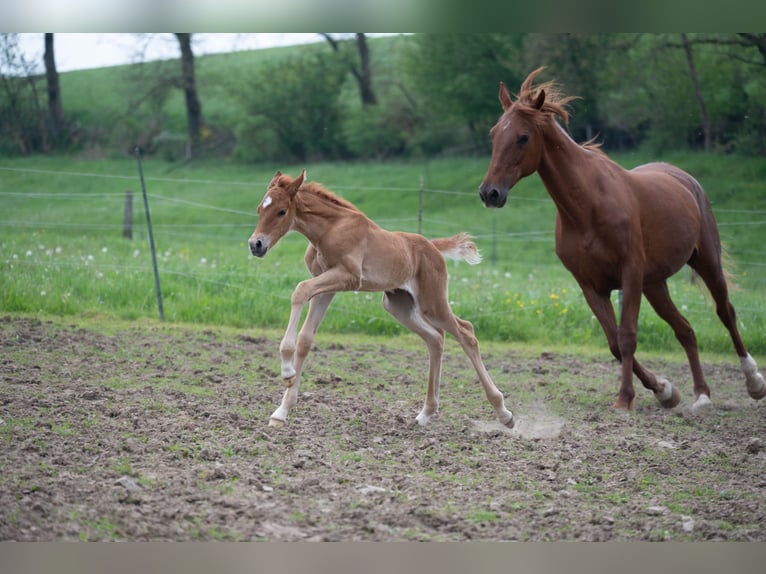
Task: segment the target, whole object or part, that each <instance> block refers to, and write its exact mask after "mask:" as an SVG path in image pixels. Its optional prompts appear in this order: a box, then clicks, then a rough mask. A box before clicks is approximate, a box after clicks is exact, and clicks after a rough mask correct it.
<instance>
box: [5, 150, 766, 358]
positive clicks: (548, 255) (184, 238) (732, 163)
mask: <svg viewBox="0 0 766 574" xmlns="http://www.w3.org/2000/svg"><path fill="white" fill-rule="evenodd" d="M616 159H618V161H620V162H621V163H622V164H623V165H625V166H626V167H633V166H635V165H638V164H640V163H643V162H645V161H649V160H655V159H664V160H667V161H671V162H673V163H676V164H677V165H679V166H681V167H683V168H685V169H687V170H688V171H690V172H691V173H692V174H694V175H695V176H696V177H697V178H698V179H699V180H700V182H701V183H702V185H703V186H704V187H705V188H706V190H707V191H708V193H709V195H710V197H711V200H712V202H713V207H714V210H715V211H716V216H717V218H718V221H719V224H720V231H721V235H722V237H723V240H724V242H725V244H726V245H727V247H728V251H729V253H730V255H731V259H732V261H733V262H734V264H735V267H734V271H735V281H736V284H737V289H736V291H734V293H733V302H734V305H735V307H736V308H737V311H738V315H739V323H740V328H741V330H742V334H743V336H744V337H745V340H746V343H747V344H748V346H749V347H750V348H751V349H752V351H753V352H754V354H756V353H757V354H763V353H764V352H766V336H765V333H766V328H764V327H766V325H765V323H766V321H765V318H766V305H764V298H763V294H762V293H763V288H764V286H766V250H764V239H766V190H765V189H764V184H763V182H764V181H766V160H763V159H753V158H742V157H736V156H721V155H705V154H693V153H687V154H679V155H677V156H674V157H664V158H654V157H646V156H641V155H638V154H631V155H624V156H617V158H616ZM487 162H488V158H445V159H435V160H428V161H422V162H412V163H343V164H329V163H322V164H312V165H306V166H302V165H278V166H277V165H273V166H272V165H270V166H264V165H256V166H245V165H233V164H227V163H224V162H221V163H208V164H201V165H199V164H198V165H192V166H179V165H178V164H169V163H164V162H160V161H157V160H147V161H145V162H144V173H145V177H146V184H147V192H148V195H149V204H150V209H151V219H152V223H153V226H154V238H155V243H156V247H157V258H158V265H159V274H160V280H161V286H162V294H163V303H164V312H165V318H166V320H168V321H172V322H186V323H201V324H215V325H229V326H234V327H237V328H247V329H251V330H252V331H253V332H254V333H257V331H258V329H259V328H278V329H279V328H283V327H284V326H285V324H286V321H287V317H288V315H289V300H290V294H291V292H292V290H293V288H294V287H295V285H296V284H297V283H298V282H299V281H300V280H302V279H305V278H306V277H307V276H308V274H307V272H306V270H305V268H304V266H303V261H302V259H303V258H302V255H303V251H304V249H305V247H306V240H305V239H304V238H303V237H301V236H299V235H297V234H290V235H288V236H287V237H285V238H284V239H283V240H282V242H281V243H280V244H279V246H278V247H277V248H276V249H275V250H274V251H273V252H271V253H270V254H269V255H268V256H267V257H266V258H265V259H255V258H253V257H252V256H250V254H249V251H248V247H247V239H248V237H249V236H250V234H251V232H252V230H253V229H254V227H255V224H256V221H257V217H256V215H255V208H256V206H257V204H258V203H259V201H260V200H261V198H262V196H263V194H264V192H265V186H266V184H267V183H268V181H269V179H270V178H271V176H272V175H273V173H274V171H275V170H276V169H280V170H282V171H283V172H287V173H292V174H294V175H297V173H298V172H299V171H300V169H301V168H303V167H306V168H307V174H308V178H309V179H311V180H316V181H320V182H322V183H324V184H325V185H326V186H327V187H329V188H330V189H332V190H333V191H335V192H336V193H338V194H339V195H341V196H343V197H345V198H347V199H349V200H351V201H352V202H354V203H355V204H356V205H358V206H359V207H360V208H361V209H362V210H364V211H365V212H366V213H367V214H368V216H370V217H371V218H372V219H374V220H375V221H377V222H378V223H379V224H380V225H382V226H383V227H385V228H387V229H391V230H406V231H417V230H418V225H419V203H420V194H419V188H420V186H421V183H420V182H421V179H422V187H423V193H422V214H421V216H420V217H421V223H420V224H421V226H422V227H421V230H422V233H423V234H424V235H426V236H427V237H439V236H447V235H452V234H454V233H457V232H460V231H467V232H469V233H471V234H473V235H474V236H475V237H476V241H477V244H478V245H479V247H480V249H481V251H482V254H483V256H484V261H483V262H482V263H481V264H480V265H477V266H469V265H467V264H465V263H449V270H450V301H451V302H452V305H453V308H454V310H455V312H456V313H457V314H458V315H459V316H461V317H463V318H465V319H468V320H470V321H472V322H473V323H474V326H475V327H476V330H477V334H478V336H479V337H480V339H484V340H497V341H519V342H521V341H524V342H531V343H539V344H545V345H555V344H561V343H566V344H575V345H588V346H592V345H597V346H602V345H603V344H604V339H603V334H602V332H601V329H600V327H599V325H598V324H597V322H596V320H595V319H594V317H593V315H592V313H591V312H590V310H589V308H588V307H587V305H586V304H585V302H584V299H583V297H582V295H581V293H580V291H579V288H578V287H577V284H576V283H575V281H574V279H573V278H572V277H571V276H570V275H569V273H568V272H567V271H566V270H565V269H564V268H563V266H562V265H561V264H560V262H559V261H558V259H557V258H556V256H555V253H554V239H553V226H554V217H555V209H554V206H553V203H552V201H551V200H550V198H549V197H548V195H547V193H546V192H545V190H544V188H543V187H542V184H541V183H540V180H539V178H538V177H537V176H532V177H530V178H528V179H526V180H524V181H522V182H521V183H520V184H519V185H518V186H517V187H516V188H515V189H514V190H513V192H512V196H511V198H510V200H509V202H508V204H507V205H506V207H505V208H504V209H502V210H487V209H485V208H484V207H483V206H482V204H481V202H480V201H479V199H478V194H477V187H478V185H479V183H480V181H481V179H482V177H483V175H484V172H485V170H486V167H487ZM128 190H131V191H132V193H133V213H134V229H133V238H132V239H125V238H123V236H122V231H123V217H124V206H125V194H126V191H128ZM0 202H2V206H3V209H2V215H0V269H1V271H0V312H2V313H13V314H33V315H61V316H67V315H83V316H99V315H104V316H109V317H115V318H121V319H137V318H154V317H157V314H158V312H157V301H156V297H155V290H154V279H153V272H152V258H151V253H150V249H149V241H148V234H147V226H146V223H145V216H144V207H143V200H142V195H141V188H140V183H139V178H138V170H137V165H136V162H135V160H131V159H124V160H86V159H72V158H62V157H49V158H45V157H33V158H25V159H13V160H9V159H4V160H2V161H0ZM671 292H672V293H673V296H674V299H675V301H676V303H677V305H678V306H679V307H680V308H681V309H682V310H683V311H684V313H685V315H686V316H687V317H688V318H689V320H690V321H691V323H692V325H693V326H694V328H695V329H696V331H697V335H698V339H699V343H700V347H701V348H702V349H703V350H707V351H715V352H729V351H730V350H731V345H730V342H729V339H728V334H727V332H726V331H725V329H724V328H723V326H722V325H721V324H720V323H719V321H718V319H717V317H716V316H715V312H714V309H713V306H712V303H711V302H710V301H709V298H708V297H707V296H706V293H705V292H704V291H703V290H701V289H700V288H699V287H698V286H697V285H695V284H693V283H692V282H691V276H690V274H689V273H688V271H687V270H684V271H682V272H680V273H679V274H678V275H677V276H676V277H674V278H673V279H672V280H671ZM614 301H615V305H617V294H616V293H615V296H614ZM321 330H322V331H325V332H333V333H346V334H354V333H364V334H373V335H376V334H377V335H396V334H400V333H402V331H403V328H401V327H400V326H399V325H398V323H396V322H395V321H394V320H393V319H392V318H390V317H389V316H388V314H387V313H386V312H385V311H384V310H383V309H382V306H381V305H380V295H379V294H376V293H372V294H370V293H343V294H339V295H338V296H337V297H336V299H335V301H334V303H333V306H332V307H331V309H330V312H329V313H328V315H327V317H326V319H325V321H324V323H323V325H322V328H321ZM639 337H640V340H639V344H640V345H641V346H642V347H643V348H646V349H654V350H667V349H670V348H675V345H676V342H675V339H674V337H673V335H672V332H671V331H670V329H669V328H668V327H667V326H666V325H665V324H664V323H663V322H662V321H661V320H659V319H658V318H657V317H656V315H654V313H653V311H652V310H651V309H650V307H649V306H648V304H644V305H643V308H642V315H641V323H640V327H639Z"/></svg>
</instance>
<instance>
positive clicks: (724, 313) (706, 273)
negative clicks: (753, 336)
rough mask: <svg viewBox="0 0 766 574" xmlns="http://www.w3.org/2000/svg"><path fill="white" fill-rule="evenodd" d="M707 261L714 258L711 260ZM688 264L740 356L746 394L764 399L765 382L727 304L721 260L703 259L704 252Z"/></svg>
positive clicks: (731, 306) (710, 257) (733, 312)
mask: <svg viewBox="0 0 766 574" xmlns="http://www.w3.org/2000/svg"><path fill="white" fill-rule="evenodd" d="M710 259H713V261H710ZM690 265H691V266H692V268H693V269H694V270H695V271H696V272H697V274H698V275H699V276H700V277H701V278H702V280H703V281H704V282H705V285H707V287H708V289H709V290H710V294H711V295H712V297H713V301H715V305H716V313H717V314H718V318H719V319H720V320H721V322H722V323H723V324H724V326H725V327H726V329H727V330H728V331H729V335H730V336H731V341H732V343H733V344H734V350H735V351H736V352H737V356H739V361H740V365H741V366H742V372H744V373H745V384H746V386H747V393H748V394H749V395H750V396H751V397H752V398H754V399H755V400H760V399H762V398H764V397H766V382H764V379H763V375H761V373H760V372H758V365H756V363H755V360H754V359H753V357H751V356H750V353H748V352H747V348H746V347H745V344H744V343H743V341H742V337H741V336H740V334H739V329H737V314H736V312H735V311H734V306H733V305H732V304H731V301H729V289H728V287H727V285H726V277H725V276H724V273H723V269H722V268H721V262H720V257H719V256H715V257H712V256H707V257H705V255H704V254H703V252H702V251H700V252H699V253H698V254H697V256H696V257H695V258H694V259H693V261H691V262H690ZM695 390H696V389H695Z"/></svg>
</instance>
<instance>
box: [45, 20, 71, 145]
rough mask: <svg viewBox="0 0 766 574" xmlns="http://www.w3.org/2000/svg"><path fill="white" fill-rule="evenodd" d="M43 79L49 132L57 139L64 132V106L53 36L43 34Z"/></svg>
mask: <svg viewBox="0 0 766 574" xmlns="http://www.w3.org/2000/svg"><path fill="white" fill-rule="evenodd" d="M43 61H44V62H45V79H46V81H47V84H48V112H49V114H48V115H49V122H50V124H49V125H50V131H51V135H52V136H53V139H54V140H56V139H58V138H59V137H60V136H61V135H62V134H63V133H64V130H65V126H66V120H65V118H64V106H63V104H62V102H61V87H60V85H59V73H58V71H57V70H56V57H55V53H54V49H53V34H51V33H46V34H45V53H44V55H43Z"/></svg>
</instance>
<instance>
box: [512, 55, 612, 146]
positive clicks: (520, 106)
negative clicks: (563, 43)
mask: <svg viewBox="0 0 766 574" xmlns="http://www.w3.org/2000/svg"><path fill="white" fill-rule="evenodd" d="M544 69H545V66H542V67H540V68H537V69H536V70H534V71H533V72H531V73H530V74H529V75H528V76H527V78H526V79H525V80H524V82H522V84H521V88H520V90H519V93H518V94H517V95H516V101H514V102H513V108H514V109H515V110H517V111H519V112H520V113H522V114H524V115H525V116H527V117H529V118H530V119H531V120H532V121H534V122H535V123H536V124H538V125H541V126H542V125H544V124H545V123H546V122H548V121H549V119H550V118H551V117H552V116H553V115H557V116H559V117H560V118H561V120H562V121H563V122H564V125H566V126H569V112H568V111H567V105H568V104H569V102H571V101H572V100H577V99H580V96H567V95H565V94H564V93H563V92H562V89H561V86H560V85H559V84H558V83H556V82H555V81H554V80H551V81H548V82H544V83H542V84H537V85H535V84H534V83H533V80H534V79H535V78H536V77H537V76H538V75H539V74H540V72H542V71H543V70H544ZM540 90H545V102H544V103H543V107H542V108H540V109H539V110H538V109H537V108H536V107H535V100H536V99H537V96H538V94H539V93H540ZM596 137H597V136H594V137H593V138H591V139H590V140H588V141H587V142H584V143H581V144H579V145H580V146H581V147H583V148H586V149H589V150H592V151H599V152H601V153H603V152H602V151H601V150H600V149H599V148H600V147H601V143H598V142H596Z"/></svg>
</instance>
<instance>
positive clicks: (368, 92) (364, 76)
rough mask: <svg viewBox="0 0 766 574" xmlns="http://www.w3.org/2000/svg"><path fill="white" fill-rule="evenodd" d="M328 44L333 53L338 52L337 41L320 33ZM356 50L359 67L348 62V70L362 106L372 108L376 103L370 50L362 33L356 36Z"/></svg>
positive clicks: (328, 35)
mask: <svg viewBox="0 0 766 574" xmlns="http://www.w3.org/2000/svg"><path fill="white" fill-rule="evenodd" d="M320 36H323V37H324V38H325V39H326V40H327V42H328V43H329V44H330V46H331V47H332V49H333V51H334V52H336V53H337V52H338V51H339V49H340V45H339V44H338V41H337V40H336V39H335V38H333V37H332V36H331V35H330V34H326V33H320ZM356 49H357V52H358V53H359V62H360V67H357V66H355V65H354V64H353V63H352V62H351V61H349V62H348V68H349V70H350V71H351V73H352V74H353V76H354V78H355V79H356V83H357V86H359V97H360V98H361V100H362V105H363V106H374V105H377V103H378V98H377V97H376V96H375V91H374V90H373V89H372V67H371V66H370V49H369V47H368V46H367V36H365V35H364V34H363V33H360V32H357V34H356Z"/></svg>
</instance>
